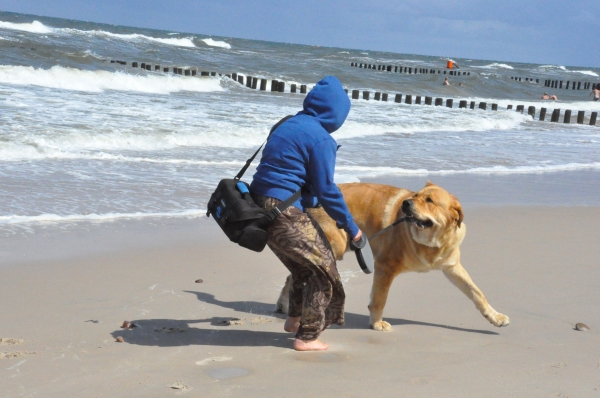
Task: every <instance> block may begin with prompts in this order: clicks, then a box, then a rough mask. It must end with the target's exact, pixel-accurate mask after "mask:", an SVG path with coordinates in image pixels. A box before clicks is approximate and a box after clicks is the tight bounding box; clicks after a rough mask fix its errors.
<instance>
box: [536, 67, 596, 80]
mask: <svg viewBox="0 0 600 398" xmlns="http://www.w3.org/2000/svg"><path fill="white" fill-rule="evenodd" d="M538 68H539V69H546V70H547V69H559V70H561V71H564V72H567V73H580V74H582V75H588V76H593V77H598V76H599V75H598V74H597V73H596V72H594V71H591V70H569V69H567V68H566V67H564V66H562V65H540V66H538Z"/></svg>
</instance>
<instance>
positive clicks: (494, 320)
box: [486, 312, 510, 328]
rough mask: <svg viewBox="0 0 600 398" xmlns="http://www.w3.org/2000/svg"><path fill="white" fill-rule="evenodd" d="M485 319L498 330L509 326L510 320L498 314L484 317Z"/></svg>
mask: <svg viewBox="0 0 600 398" xmlns="http://www.w3.org/2000/svg"><path fill="white" fill-rule="evenodd" d="M486 318H487V319H488V321H490V323H491V324H492V325H494V326H498V327H499V328H501V327H503V326H508V325H509V324H510V318H509V317H507V316H506V315H504V314H501V313H499V312H496V313H494V314H491V315H489V316H486Z"/></svg>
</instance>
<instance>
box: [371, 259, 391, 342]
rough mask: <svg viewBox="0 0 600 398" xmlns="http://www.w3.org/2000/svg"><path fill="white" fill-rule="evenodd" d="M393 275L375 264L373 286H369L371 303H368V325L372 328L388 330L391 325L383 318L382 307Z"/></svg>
mask: <svg viewBox="0 0 600 398" xmlns="http://www.w3.org/2000/svg"><path fill="white" fill-rule="evenodd" d="M394 277H395V275H393V274H390V273H389V272H386V271H382V270H380V268H379V267H378V266H377V265H376V266H375V274H374V275H373V287H372V288H371V303H370V304H369V313H370V318H371V319H370V324H371V325H370V326H371V328H372V329H374V330H378V331H381V332H389V331H390V330H392V326H391V325H390V324H389V323H387V322H386V321H384V320H383V307H385V303H386V301H387V296H388V292H389V291H390V286H391V285H392V281H393V280H394Z"/></svg>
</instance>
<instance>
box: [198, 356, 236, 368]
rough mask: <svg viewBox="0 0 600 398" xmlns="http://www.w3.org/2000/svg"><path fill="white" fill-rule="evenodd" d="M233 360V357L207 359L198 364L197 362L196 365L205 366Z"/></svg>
mask: <svg viewBox="0 0 600 398" xmlns="http://www.w3.org/2000/svg"><path fill="white" fill-rule="evenodd" d="M232 359H233V358H231V357H212V358H206V359H203V360H201V361H198V362H196V365H199V366H203V365H206V364H207V363H210V362H225V361H231V360H232Z"/></svg>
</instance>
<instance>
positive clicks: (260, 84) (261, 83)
mask: <svg viewBox="0 0 600 398" xmlns="http://www.w3.org/2000/svg"><path fill="white" fill-rule="evenodd" d="M110 62H111V63H112V64H114V63H117V64H119V65H127V62H125V61H118V60H111V61H110ZM131 67H132V68H138V67H139V68H141V69H144V70H147V71H158V72H160V71H162V72H164V73H169V72H171V71H172V72H173V73H174V74H176V75H183V76H222V74H221V73H217V72H207V71H200V70H198V69H197V68H192V67H185V68H179V67H176V66H175V67H167V66H165V67H162V68H161V66H160V65H157V64H154V65H152V64H150V63H145V62H141V63H140V62H135V61H134V62H132V63H131ZM225 76H227V77H229V78H231V79H233V80H234V81H236V82H238V83H240V84H241V85H245V86H246V87H248V88H252V89H259V90H261V91H273V92H280V93H283V92H285V82H280V81H278V80H275V79H274V80H271V86H270V87H269V90H267V83H268V80H267V79H259V78H257V77H254V76H244V75H241V74H238V73H231V74H225ZM298 91H299V92H300V94H306V84H301V85H300V87H298V86H297V85H296V84H292V85H290V92H291V93H296V92H298Z"/></svg>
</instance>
